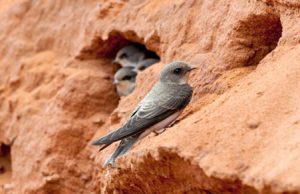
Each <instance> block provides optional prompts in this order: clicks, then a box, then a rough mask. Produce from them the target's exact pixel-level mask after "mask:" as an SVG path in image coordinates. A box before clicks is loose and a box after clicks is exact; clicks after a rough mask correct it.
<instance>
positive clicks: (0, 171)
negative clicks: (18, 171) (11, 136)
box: [0, 143, 12, 191]
mask: <svg viewBox="0 0 300 194" xmlns="http://www.w3.org/2000/svg"><path fill="white" fill-rule="evenodd" d="M11 176H12V168H11V154H10V146H8V145H5V144H3V143H2V144H1V145H0V186H3V185H5V184H7V183H9V182H10V181H11ZM0 191H1V190H0Z"/></svg>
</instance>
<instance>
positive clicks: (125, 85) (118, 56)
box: [77, 31, 160, 96]
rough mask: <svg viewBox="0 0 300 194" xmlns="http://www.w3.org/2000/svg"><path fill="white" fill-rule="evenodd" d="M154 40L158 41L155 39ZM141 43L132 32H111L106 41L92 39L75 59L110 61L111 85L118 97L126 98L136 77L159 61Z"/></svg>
mask: <svg viewBox="0 0 300 194" xmlns="http://www.w3.org/2000/svg"><path fill="white" fill-rule="evenodd" d="M156 40H159V39H157V37H156ZM141 42H143V41H142V39H141V38H139V37H138V36H137V35H136V33H134V32H132V31H129V32H124V33H119V32H116V31H113V32H111V33H110V34H109V36H108V38H107V40H103V39H101V38H96V39H94V40H93V42H92V44H91V45H90V46H88V47H86V48H84V49H83V50H82V51H81V53H80V55H79V56H78V57H77V58H79V59H81V60H85V59H109V60H111V64H110V65H115V66H116V68H115V72H114V73H113V74H114V75H112V79H113V81H112V83H113V84H114V85H115V87H116V91H117V93H118V95H119V96H127V95H129V94H130V93H132V92H133V91H134V88H135V84H136V76H137V75H138V74H139V73H140V72H141V71H143V70H145V69H147V68H148V67H150V66H151V65H154V64H156V63H158V62H159V61H160V57H159V56H158V55H157V54H156V53H155V52H154V51H151V50H149V49H147V47H146V46H145V45H143V44H141ZM150 42H151V41H150Z"/></svg>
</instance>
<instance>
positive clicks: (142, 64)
mask: <svg viewBox="0 0 300 194" xmlns="http://www.w3.org/2000/svg"><path fill="white" fill-rule="evenodd" d="M158 62H159V59H155V58H148V59H144V60H141V61H140V62H138V63H137V65H136V66H135V71H143V70H145V69H147V68H148V67H150V66H151V65H153V64H155V63H158Z"/></svg>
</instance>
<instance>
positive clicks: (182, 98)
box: [93, 91, 192, 145]
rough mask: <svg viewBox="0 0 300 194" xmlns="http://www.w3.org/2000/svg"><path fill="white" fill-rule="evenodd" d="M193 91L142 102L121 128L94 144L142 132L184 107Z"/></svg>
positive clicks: (107, 142)
mask: <svg viewBox="0 0 300 194" xmlns="http://www.w3.org/2000/svg"><path fill="white" fill-rule="evenodd" d="M191 95H192V91H190V93H188V94H187V95H178V96H175V97H174V96H173V95H164V96H160V97H159V100H153V101H146V102H144V103H141V104H140V105H139V107H138V108H137V109H136V110H135V111H134V113H133V115H132V116H131V117H130V119H129V120H128V121H127V123H126V124H125V125H124V126H123V127H121V128H120V129H118V130H116V131H114V132H112V133H110V134H108V135H106V136H104V137H102V138H100V139H99V140H96V141H95V142H93V144H94V145H102V144H110V143H112V142H114V141H118V140H121V139H123V138H125V137H128V136H131V135H134V134H139V133H142V132H143V131H144V130H145V129H147V128H149V127H151V126H153V125H154V124H156V123H158V122H160V121H162V120H164V119H166V118H168V117H169V116H170V115H172V114H174V113H175V112H177V111H179V110H180V109H182V108H184V107H185V106H186V105H187V104H188V103H189V101H190V99H191Z"/></svg>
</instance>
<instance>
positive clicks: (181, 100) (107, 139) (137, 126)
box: [93, 61, 194, 167]
mask: <svg viewBox="0 0 300 194" xmlns="http://www.w3.org/2000/svg"><path fill="white" fill-rule="evenodd" d="M192 69H194V68H192V67H191V66H190V65H188V64H187V63H185V62H181V61H176V62H173V63H170V64H168V65H166V66H165V67H164V68H163V70H162V71H161V74H160V79H159V81H158V82H157V83H156V84H155V85H154V86H153V88H152V89H151V90H150V91H149V92H148V94H147V95H146V96H145V97H144V99H143V100H142V101H141V102H140V103H139V104H138V105H137V107H136V108H135V110H134V111H133V113H132V114H131V116H130V118H129V119H128V120H127V122H126V123H125V124H124V125H123V126H122V127H121V128H119V129H117V130H115V131H113V132H111V133H109V134H108V135H106V136H104V137H102V138H100V139H98V140H96V141H94V142H93V145H100V146H101V147H100V150H103V149H104V148H106V147H107V146H109V145H110V144H112V143H114V142H116V141H121V142H120V144H119V146H118V147H117V149H116V150H115V151H114V153H113V154H112V155H111V156H110V157H109V158H108V159H107V160H106V162H105V164H104V166H105V167H106V166H107V165H112V166H114V163H115V160H116V159H117V158H118V157H119V156H122V155H124V154H125V153H126V152H127V151H128V150H129V149H130V148H131V147H132V145H133V144H134V143H135V142H137V141H138V140H140V139H142V138H143V137H145V136H147V135H148V134H150V133H151V132H155V131H160V130H162V129H164V128H166V127H168V126H169V125H170V124H171V123H173V122H174V121H175V120H176V118H177V117H178V116H179V115H180V113H181V112H182V111H183V109H184V108H185V107H186V106H187V104H188V103H189V102H190V100H191V97H192V93H193V89H192V87H191V86H190V85H189V84H188V75H189V72H190V71H191V70H192Z"/></svg>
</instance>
